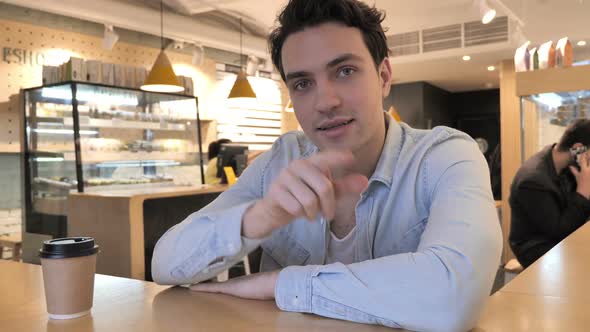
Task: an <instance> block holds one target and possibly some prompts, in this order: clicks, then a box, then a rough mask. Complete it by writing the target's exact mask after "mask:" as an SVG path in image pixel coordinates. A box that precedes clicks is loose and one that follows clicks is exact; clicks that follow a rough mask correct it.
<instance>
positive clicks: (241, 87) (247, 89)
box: [227, 18, 256, 99]
mask: <svg viewBox="0 0 590 332" xmlns="http://www.w3.org/2000/svg"><path fill="white" fill-rule="evenodd" d="M243 58H244V57H243V55H242V19H241V18H240V72H239V73H238V77H237V78H236V82H235V83H234V86H233V87H232V88H231V91H230V92H229V96H228V97H227V98H228V99H231V98H256V93H254V90H253V89H252V86H251V85H250V82H248V77H247V75H246V72H245V71H244V63H243V60H242V59H243Z"/></svg>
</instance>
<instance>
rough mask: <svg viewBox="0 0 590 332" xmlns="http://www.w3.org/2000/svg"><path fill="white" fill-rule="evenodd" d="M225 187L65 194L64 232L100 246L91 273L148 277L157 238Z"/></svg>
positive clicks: (142, 278) (205, 203) (175, 187)
mask: <svg viewBox="0 0 590 332" xmlns="http://www.w3.org/2000/svg"><path fill="white" fill-rule="evenodd" d="M226 189H227V186H221V185H217V186H210V185H207V186H191V187H179V186H174V187H160V188H150V189H131V190H114V191H108V192H88V193H71V194H70V196H69V197H68V236H92V237H94V238H95V240H96V243H97V244H98V245H100V247H101V249H100V250H101V254H100V255H98V260H97V265H96V272H97V273H102V274H108V275H112V276H119V277H126V278H134V279H140V280H145V279H146V277H148V279H149V275H148V276H146V265H147V264H146V262H147V263H148V264H149V262H150V259H151V252H152V250H153V247H154V246H155V242H156V241H157V239H158V238H159V237H160V236H162V234H164V232H165V231H166V230H167V229H168V228H170V227H171V226H173V225H175V224H177V223H179V222H181V221H182V220H183V219H184V218H185V217H186V216H188V215H189V214H190V213H192V212H195V211H198V210H199V209H201V208H202V207H204V206H205V205H207V204H208V203H209V202H211V201H212V200H213V199H214V198H215V197H217V195H219V194H220V193H221V192H223V191H224V190H226ZM146 212H147V213H146ZM148 254H149V256H148Z"/></svg>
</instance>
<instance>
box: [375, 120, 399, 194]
mask: <svg viewBox="0 0 590 332" xmlns="http://www.w3.org/2000/svg"><path fill="white" fill-rule="evenodd" d="M383 116H384V118H385V124H386V126H387V131H386V133H385V143H384V144H383V150H381V156H380V157H379V161H378V162H377V167H375V171H374V172H373V175H372V176H371V178H370V179H369V182H372V181H379V182H382V183H383V184H385V185H386V186H387V187H391V183H392V180H393V173H394V171H395V165H396V163H397V160H398V158H399V155H400V152H401V149H402V146H403V138H404V137H403V130H402V128H401V126H400V125H399V123H398V122H397V121H396V120H395V119H394V118H393V117H392V116H391V115H389V113H387V112H383Z"/></svg>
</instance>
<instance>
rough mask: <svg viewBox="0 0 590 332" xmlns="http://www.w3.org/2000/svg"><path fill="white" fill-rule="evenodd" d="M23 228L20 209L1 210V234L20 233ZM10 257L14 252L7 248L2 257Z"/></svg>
mask: <svg viewBox="0 0 590 332" xmlns="http://www.w3.org/2000/svg"><path fill="white" fill-rule="evenodd" d="M21 228H22V221H21V210H20V209H11V210H0V236H2V235H9V234H14V233H20V232H21ZM10 258H12V252H11V251H10V249H7V248H5V249H4V250H3V254H2V257H0V259H10Z"/></svg>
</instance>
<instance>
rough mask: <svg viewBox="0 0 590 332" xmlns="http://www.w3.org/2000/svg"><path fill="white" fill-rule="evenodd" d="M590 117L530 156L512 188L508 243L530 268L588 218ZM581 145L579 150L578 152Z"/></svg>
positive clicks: (589, 196)
mask: <svg viewBox="0 0 590 332" xmlns="http://www.w3.org/2000/svg"><path fill="white" fill-rule="evenodd" d="M588 147H590V119H582V120H577V121H575V122H573V123H572V124H571V125H570V126H569V127H568V128H567V129H566V131H565V132H564V134H563V136H562V137H561V139H560V141H559V143H558V144H552V145H550V146H547V147H545V148H544V149H543V150H541V151H540V152H538V153H537V154H535V155H534V156H532V157H531V158H530V159H528V160H527V161H526V162H524V164H522V166H521V168H520V169H519V170H518V172H517V173H516V176H515V177H514V181H513V182H512V187H511V190H510V200H509V202H510V208H511V211H512V221H511V226H510V237H509V240H510V247H511V248H512V251H513V252H514V255H516V258H517V259H518V261H519V262H520V264H521V265H522V266H523V267H525V268H526V267H528V266H529V265H531V264H532V263H534V262H535V261H536V260H537V259H539V258H540V257H541V256H543V255H544V254H545V253H546V252H547V251H549V250H550V249H551V248H553V247H554V246H555V245H557V244H558V243H559V242H560V241H561V240H563V239H565V238H566V237H567V236H568V235H570V234H571V233H572V232H573V231H575V230H576V229H578V228H579V227H580V226H582V225H583V224H584V223H586V221H588V219H590V165H589V163H590V152H582V151H583V150H584V149H587V148H588ZM577 149H580V150H579V151H580V153H579V154H578V153H576V151H577Z"/></svg>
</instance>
